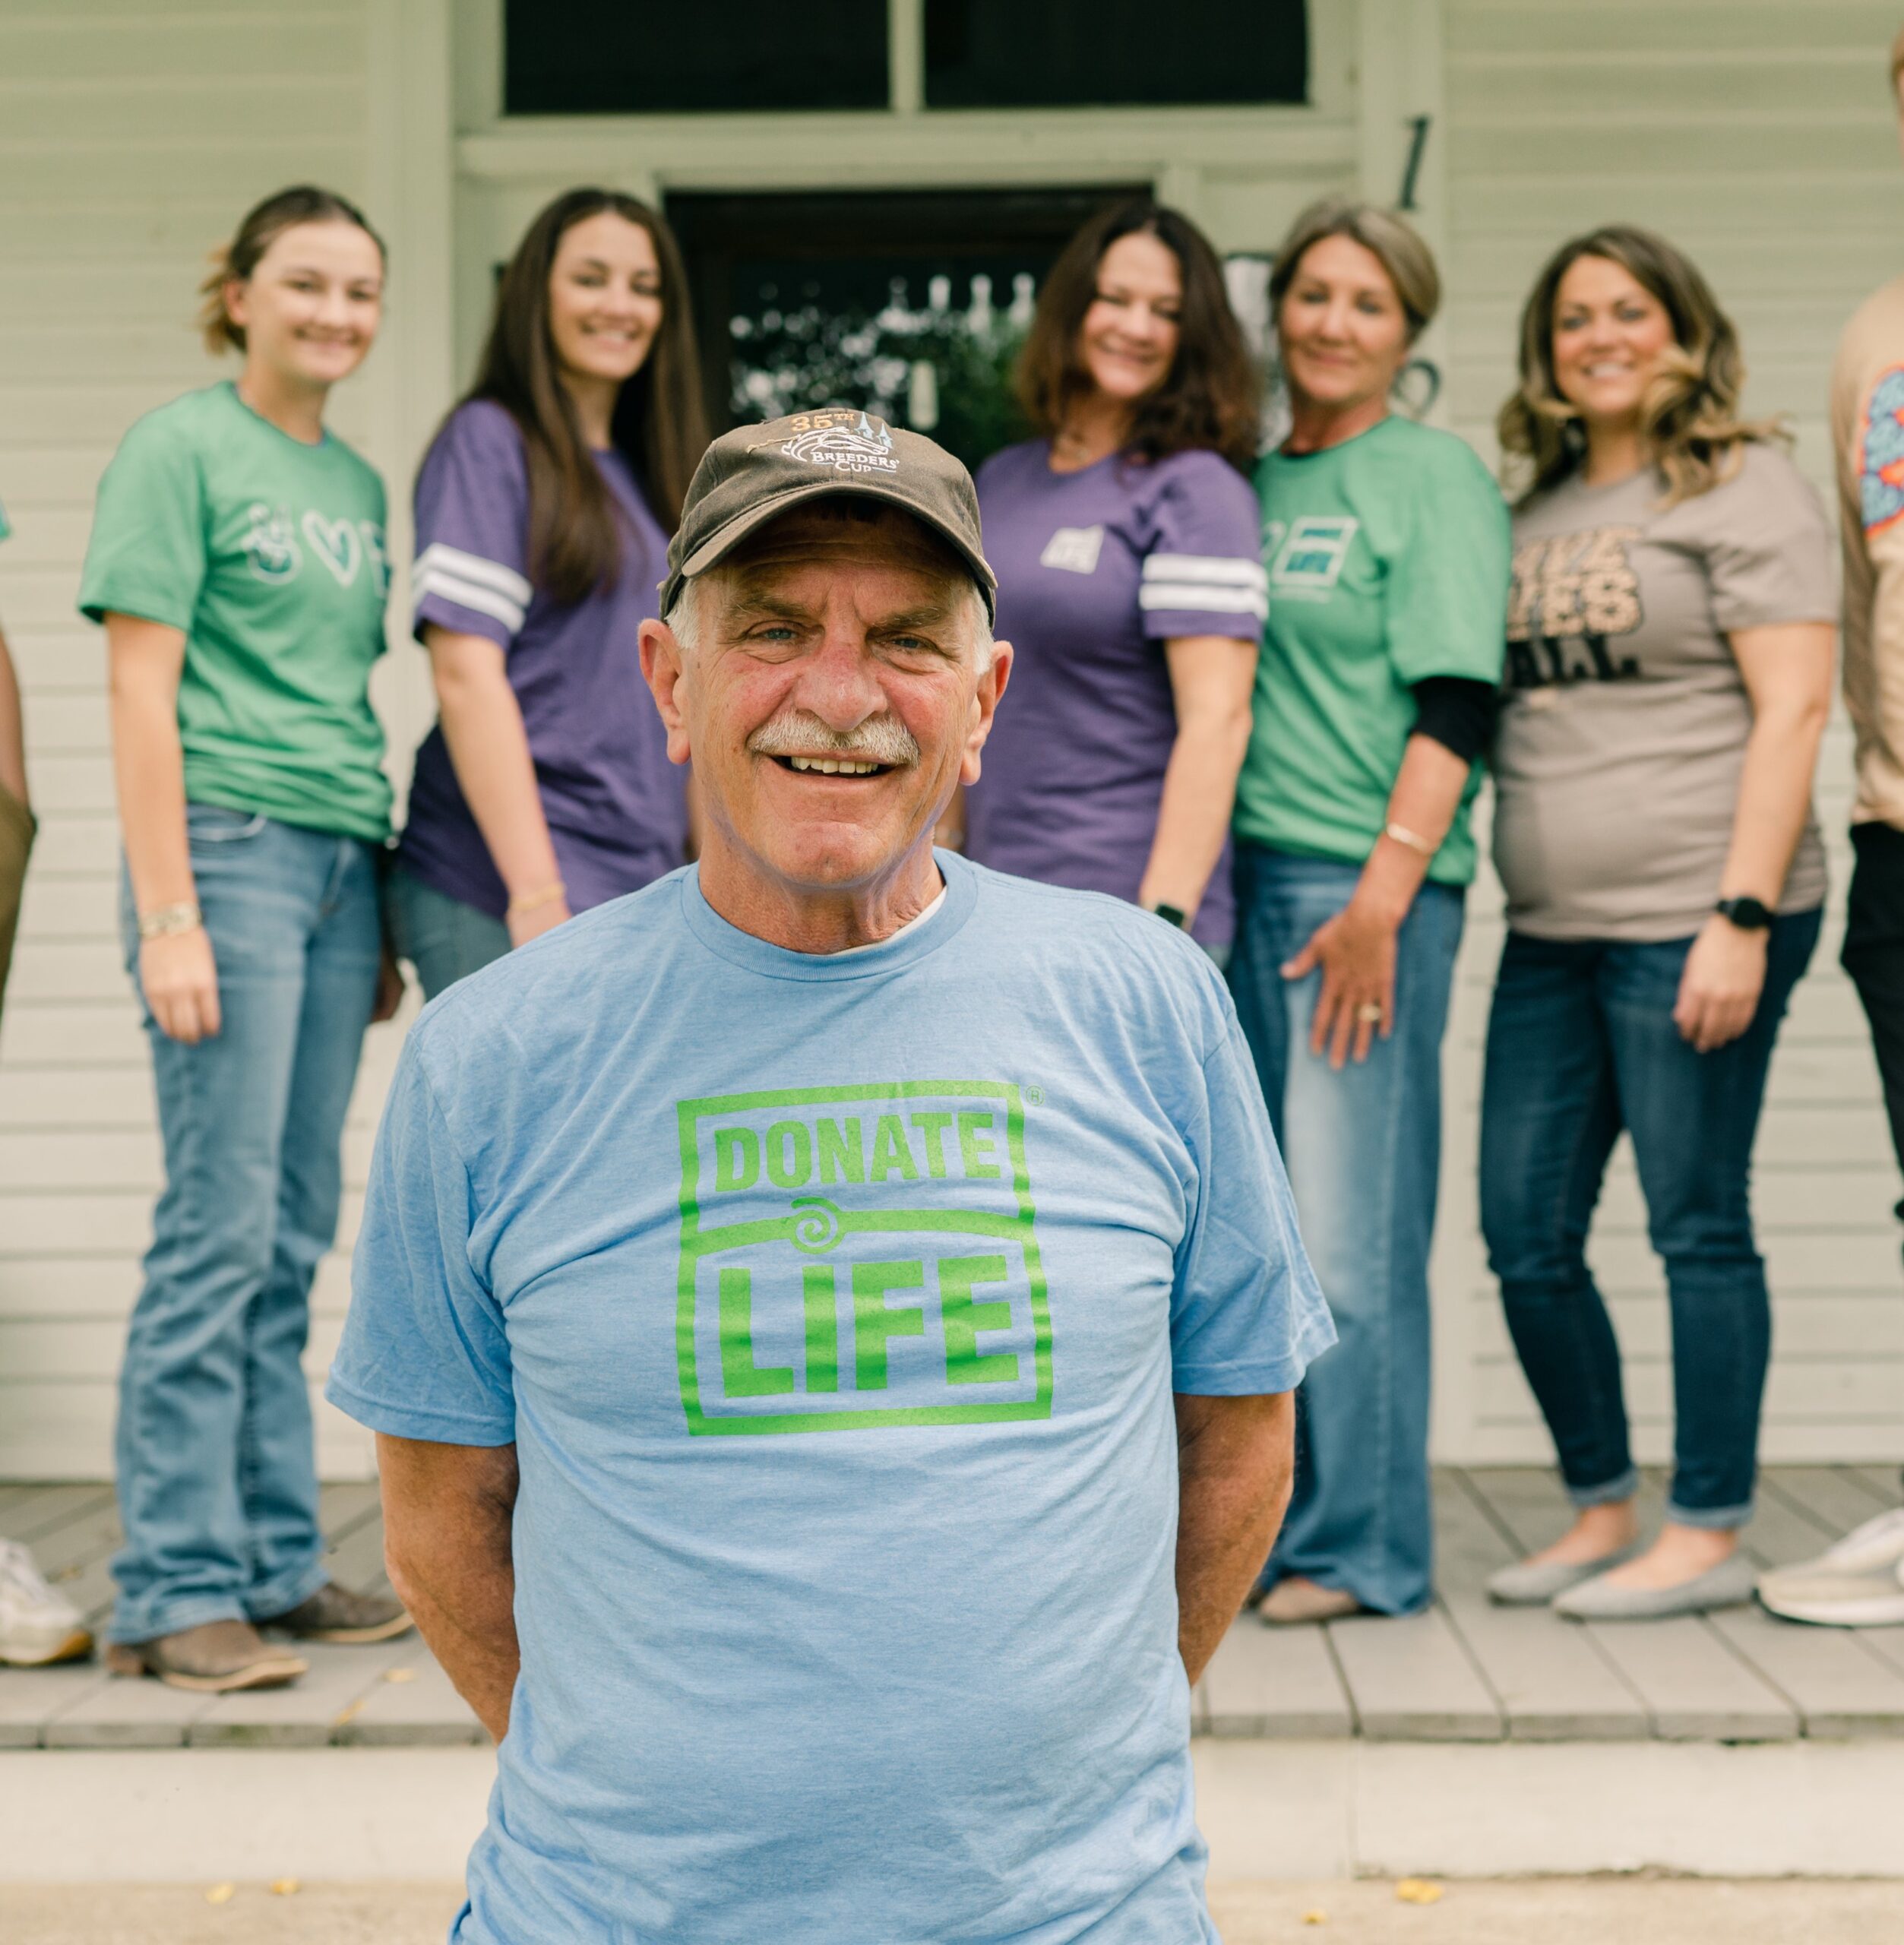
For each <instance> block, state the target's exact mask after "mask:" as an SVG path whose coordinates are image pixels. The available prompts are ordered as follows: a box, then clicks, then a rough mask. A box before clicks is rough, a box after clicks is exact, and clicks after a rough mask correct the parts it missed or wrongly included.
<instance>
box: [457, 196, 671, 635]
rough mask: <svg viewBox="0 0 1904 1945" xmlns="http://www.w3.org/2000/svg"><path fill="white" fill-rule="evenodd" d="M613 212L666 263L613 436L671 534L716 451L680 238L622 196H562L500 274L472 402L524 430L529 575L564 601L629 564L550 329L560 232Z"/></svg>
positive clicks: (582, 595)
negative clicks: (651, 334)
mask: <svg viewBox="0 0 1904 1945" xmlns="http://www.w3.org/2000/svg"><path fill="white" fill-rule="evenodd" d="M605 210H606V211H609V212H611V213H613V214H614V215H616V216H618V217H621V218H623V219H624V220H625V221H627V222H629V223H634V224H635V225H636V226H637V227H639V228H640V229H645V230H646V231H647V232H648V236H649V238H650V241H652V242H653V245H654V254H655V261H656V262H657V263H658V264H659V265H660V267H661V326H660V328H659V330H657V331H656V334H655V340H654V344H653V348H652V349H650V352H649V353H648V356H647V358H646V359H644V361H643V362H642V365H641V368H640V371H638V372H636V373H635V374H634V376H633V377H632V378H630V379H629V380H628V381H627V383H626V384H624V385H623V386H622V387H621V392H620V394H619V395H618V397H617V398H616V400H615V416H614V419H613V421H612V424H611V425H610V429H609V433H610V437H611V438H612V439H613V441H614V442H615V448H616V450H617V451H619V452H621V454H624V455H625V457H627V459H628V461H629V463H631V465H632V466H634V468H635V469H636V470H637V472H638V473H640V479H641V484H642V488H643V490H644V492H645V493H646V495H647V501H648V504H649V505H650V507H651V508H653V511H654V514H655V517H656V518H657V519H658V520H659V521H660V522H661V523H662V524H663V526H664V527H666V528H667V529H668V530H669V531H670V532H672V530H674V528H675V527H676V526H678V524H679V523H680V520H681V502H682V498H683V497H684V496H685V495H686V493H687V491H688V481H689V480H690V479H691V478H692V477H693V476H694V468H695V466H696V465H697V464H698V463H699V462H700V459H701V452H702V450H703V449H704V448H705V447H706V445H707V420H706V418H705V416H704V411H703V408H702V405H701V372H700V363H699V360H698V359H697V358H696V356H695V355H694V316H693V312H692V309H691V306H690V305H689V303H688V277H687V273H686V271H685V269H684V268H683V267H682V261H681V250H680V247H679V245H677V244H676V242H675V239H674V232H672V230H671V229H669V227H668V226H667V224H666V222H665V221H664V220H663V219H662V217H659V215H658V214H656V212H655V211H654V210H651V209H650V208H649V207H648V206H647V204H646V203H643V202H638V201H636V199H635V198H634V197H632V196H625V195H622V194H620V193H619V192H618V191H615V190H613V189H571V190H568V191H566V192H565V194H561V195H559V196H558V197H557V198H555V201H553V202H552V203H551V204H549V207H547V208H546V209H545V210H543V211H542V213H541V214H540V215H539V216H538V217H536V220H535V221H534V222H533V223H531V224H530V226H529V228H528V229H527V232H525V233H524V235H523V239H522V241H521V242H520V243H518V244H517V245H516V253H515V255H514V256H513V257H511V258H510V259H509V262H508V267H507V268H505V269H504V271H503V273H502V280H501V283H500V285H499V286H498V289H497V291H496V308H495V318H494V319H493V321H492V322H491V324H490V327H489V342H488V343H486V344H485V346H483V349H482V362H481V363H480V364H479V365H478V367H477V369H476V383H475V384H473V385H472V386H471V387H470V391H469V394H468V397H469V399H489V400H493V401H494V402H495V403H496V404H498V405H499V406H501V407H502V408H503V410H504V411H506V412H507V413H508V414H509V416H511V418H512V419H514V420H515V422H516V424H517V426H518V427H519V428H520V429H521V432H522V438H523V446H524V447H525V448H526V449H527V453H528V456H529V561H530V569H529V571H530V578H531V579H532V580H534V582H535V583H536V585H537V586H538V587H542V588H546V590H548V592H549V593H550V594H551V595H552V596H554V597H555V599H556V600H558V601H560V602H577V601H583V600H586V599H587V598H588V596H590V594H592V593H594V591H595V590H596V589H597V588H599V587H607V586H610V585H612V584H613V582H614V580H615V576H616V574H617V573H618V571H619V570H620V568H621V531H620V522H621V516H620V514H619V513H618V511H617V509H616V508H615V501H614V498H613V495H612V494H611V493H610V492H609V489H608V488H607V486H606V485H605V484H604V483H603V479H602V476H601V474H600V473H599V471H598V470H597V469H596V465H595V463H594V460H593V458H592V457H590V453H589V450H588V447H587V443H586V442H585V441H584V439H583V438H582V429H581V425H580V422H579V421H578V420H577V418H576V416H575V407H574V403H573V402H572V401H571V400H570V398H569V396H568V389H567V387H565V386H564V384H562V381H561V375H560V372H559V370H558V361H557V359H556V355H555V340H554V338H553V337H552V336H551V335H550V333H549V273H550V271H551V270H552V267H554V264H555V252H556V250H557V248H558V246H559V245H560V244H561V239H562V237H563V236H564V235H565V232H568V230H569V229H572V228H573V227H574V226H575V225H576V224H577V223H580V222H582V221H584V220H585V219H586V218H587V217H592V216H599V215H600V214H602V213H603V212H604V211H605ZM464 403H468V400H467V399H466V400H464Z"/></svg>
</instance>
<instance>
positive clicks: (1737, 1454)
mask: <svg viewBox="0 0 1904 1945" xmlns="http://www.w3.org/2000/svg"><path fill="white" fill-rule="evenodd" d="M1743 380H1744V370H1743V367H1742V365H1741V360H1740V356H1739V349H1738V337H1737V335H1736V334H1735V331H1734V330H1733V328H1732V324H1731V322H1730V321H1729V320H1728V318H1726V316H1725V313H1724V312H1722V311H1721V310H1720V308H1719V305H1718V302H1717V301H1716V299H1715V298H1714V297H1713V293H1712V292H1711V290H1710V289H1709V288H1708V286H1707V285H1706V281H1705V280H1704V278H1703V277H1701V276H1700V274H1699V272H1698V271H1697V270H1696V269H1695V268H1694V266H1693V265H1692V264H1691V263H1689V262H1688V261H1687V260H1686V258H1684V257H1683V256H1682V255H1681V254H1680V253H1679V252H1678V251H1677V250H1675V248H1673V247H1672V245H1670V244H1669V243H1667V242H1665V241H1664V240H1663V239H1661V238H1659V237H1657V236H1653V235H1651V234H1649V232H1646V231H1644V230H1640V229H1629V228H1626V227H1624V226H1614V227H1609V228H1606V229H1599V230H1596V231H1594V232H1592V233H1591V234H1590V235H1588V236H1582V237H1578V238H1576V239H1574V240H1573V242H1570V243H1568V244H1567V245H1564V247H1563V248H1561V250H1560V251H1558V252H1556V254H1555V256H1554V258H1552V260H1551V261H1550V262H1549V263H1548V265H1547V267H1546V268H1545V270H1542V273H1541V274H1540V276H1539V278H1538V279H1537V280H1536V283H1535V285H1534V288H1533V290H1532V294H1531V295H1530V296H1529V298H1528V300H1527V305H1526V311H1525V312H1524V314H1523V318H1522V324H1521V346H1520V386H1519V388H1518V389H1517V391H1516V392H1515V393H1514V394H1513V397H1511V398H1510V399H1509V400H1508V401H1507V405H1506V406H1505V407H1504V409H1503V410H1502V413H1501V444H1502V446H1503V448H1504V449H1505V451H1506V452H1507V454H1508V455H1509V457H1510V460H1513V461H1516V462H1518V463H1519V464H1520V466H1522V468H1523V470H1524V472H1525V473H1526V476H1528V479H1529V486H1528V490H1527V492H1526V496H1525V497H1524V498H1523V499H1522V500H1521V501H1520V504H1519V505H1518V507H1517V509H1516V511H1515V514H1514V563H1513V591H1512V595H1511V599H1510V607H1509V611H1508V620H1507V677H1506V689H1505V694H1504V704H1503V708H1502V713H1501V721H1500V726H1499V729H1498V734H1497V738H1496V742H1495V748H1494V776H1495V783H1496V789H1497V793H1498V795H1497V800H1496V808H1495V813H1494V863H1495V866H1496V868H1497V869H1498V871H1500V874H1501V881H1502V883H1503V884H1504V886H1505V887H1506V889H1507V923H1508V935H1507V944H1506V947H1505V950H1504V952H1503V954H1502V956H1501V971H1500V977H1499V982H1498V985H1497V986H1496V988H1495V991H1494V1010H1493V1015H1492V1018H1491V1021H1490V1023H1489V1027H1488V1054H1487V1070H1486V1078H1485V1085H1484V1090H1483V1100H1482V1137H1481V1147H1482V1155H1481V1201H1482V1227H1483V1229H1484V1230H1485V1234H1486V1237H1487V1241H1488V1254H1489V1256H1490V1258H1491V1261H1492V1263H1493V1266H1494V1273H1495V1274H1496V1275H1497V1276H1498V1277H1499V1278H1500V1279H1501V1297H1502V1301H1503V1303H1504V1306H1505V1308H1506V1311H1507V1322H1508V1326H1509V1328H1510V1331H1511V1333H1512V1334H1513V1341H1514V1346H1515V1349H1517V1352H1519V1354H1520V1362H1521V1365H1522V1368H1523V1370H1524V1371H1525V1372H1526V1375H1527V1379H1528V1381H1529V1384H1531V1385H1532V1388H1533V1390H1534V1393H1535V1396H1536V1398H1537V1399H1539V1403H1540V1406H1541V1409H1542V1412H1544V1413H1545V1416H1546V1419H1547V1423H1548V1428H1549V1430H1550V1431H1551V1432H1552V1434H1553V1437H1554V1441H1555V1446H1556V1447H1557V1449H1558V1453H1559V1458H1560V1464H1561V1472H1562V1474H1563V1475H1564V1479H1565V1480H1566V1483H1567V1491H1568V1493H1569V1495H1570V1497H1571V1498H1572V1500H1573V1504H1574V1507H1575V1517H1574V1521H1573V1525H1572V1526H1571V1527H1570V1529H1568V1531H1567V1532H1566V1533H1565V1534H1564V1535H1563V1536H1562V1537H1561V1539H1559V1540H1558V1541H1557V1542H1555V1544H1554V1545H1551V1546H1549V1547H1548V1548H1545V1549H1544V1550H1543V1551H1541V1552H1539V1553H1537V1554H1535V1555H1534V1556H1533V1557H1532V1559H1530V1560H1529V1561H1524V1562H1523V1563H1521V1564H1520V1565H1518V1566H1516V1567H1510V1568H1507V1569H1506V1570H1504V1571H1503V1572H1502V1573H1500V1574H1499V1575H1498V1576H1497V1577H1495V1580H1494V1582H1493V1583H1492V1591H1493V1592H1494V1596H1495V1598H1496V1599H1500V1600H1502V1601H1506V1602H1526V1603H1532V1602H1545V1601H1549V1600H1551V1601H1552V1602H1553V1603H1554V1605H1555V1607H1556V1608H1557V1609H1558V1611H1561V1612H1562V1613H1564V1614H1567V1615H1571V1616H1573V1617H1574V1618H1579V1619H1592V1620H1620V1619H1627V1618H1642V1617H1651V1616H1658V1615H1670V1614H1682V1613H1691V1612H1696V1611H1700V1610H1703V1609H1706V1608H1713V1607H1719V1606H1723V1605H1728V1604H1731V1603H1733V1602H1740V1601H1743V1600H1744V1599H1746V1598H1747V1596H1749V1595H1750V1593H1751V1589H1752V1581H1753V1576H1752V1573H1751V1569H1750V1567H1749V1566H1748V1565H1747V1563H1746V1562H1745V1561H1744V1560H1743V1559H1741V1558H1740V1556H1739V1554H1738V1551H1737V1547H1738V1529H1739V1528H1740V1527H1741V1526H1743V1525H1744V1523H1745V1522H1746V1521H1747V1520H1748V1519H1749V1518H1750V1517H1751V1511H1752V1494H1753V1488H1754V1478H1755V1469H1756V1450H1757V1436H1758V1422H1759V1409H1760V1396H1761V1393H1762V1392H1763V1387H1764V1381H1765V1372H1766V1360H1767V1356H1768V1352H1769V1349H1770V1304H1769V1301H1768V1298H1767V1296H1766V1284H1765V1270H1764V1265H1763V1263H1762V1262H1761V1260H1760V1257H1759V1255H1758V1252H1757V1248H1756V1247H1755V1246H1754V1240H1753V1233H1752V1219H1751V1200H1750V1196H1749V1193H1748V1187H1747V1171H1748V1167H1749V1164H1750V1161H1751V1150H1752V1140H1753V1136H1754V1132H1755V1131H1756V1129H1757V1123H1758V1116H1759V1110H1760V1105H1761V1103H1762V1102H1763V1096H1764V1091H1765V1078H1766V1068H1767V1067H1768V1065H1769V1064H1770V1060H1771V1057H1772V1049H1773V1042H1774V1040H1775V1039H1776V1036H1777V1033H1778V1029H1779V1021H1780V1020H1781V1018H1782V1016H1783V1014H1784V1012H1785V1004H1786V1001H1787V1000H1788V999H1789V997H1790V995H1791V992H1792V988H1793V987H1794V986H1795V985H1796V984H1797V982H1798V979H1799V978H1800V976H1801V975H1802V974H1803V973H1804V969H1805V966H1806V965H1807V963H1808V961H1809V960H1810V959H1811V953H1812V950H1813V947H1814V946H1815V945H1816V944H1817V938H1818V928H1819V919H1820V906H1822V904H1823V900H1824V896H1825V866H1824V853H1823V847H1822V846H1821V845H1820V842H1819V837H1818V831H1817V824H1816V823H1815V822H1814V819H1813V817H1812V814H1811V780H1812V772H1813V769H1814V766H1815V764H1816V761H1817V752H1818V740H1819V736H1820V732H1822V730H1823V726H1824V723H1825V719H1826V716H1827V713H1828V712H1829V709H1830V689H1831V672H1832V659H1833V642H1834V632H1833V615H1834V612H1835V609H1836V594H1835V591H1834V587H1833V575H1832V568H1831V542H1830V534H1829V531H1828V530H1827V527H1826V523H1825V520H1824V517H1823V513H1822V511H1821V510H1820V507H1819V505H1818V503H1817V498H1816V497H1815V496H1814V494H1813V492H1812V491H1811V488H1810V487H1809V486H1808V485H1807V484H1806V482H1804V479H1802V478H1801V476H1799V474H1798V471H1797V470H1796V468H1795V467H1794V466H1793V465H1792V462H1791V460H1789V458H1788V457H1786V455H1785V452H1784V451H1782V448H1781V446H1780V445H1779V443H1778V441H1777V437H1776V428H1774V427H1772V426H1770V425H1764V424H1760V423H1754V422H1752V421H1750V420H1747V419H1744V418H1742V417H1741V416H1740V412H1739V394H1740V391H1741V385H1742V384H1743ZM1622 1131H1625V1132H1626V1133H1627V1134H1630V1136H1631V1137H1632V1141H1633V1150H1634V1161H1635V1162H1636V1164H1637V1167H1638V1170H1639V1175H1640V1188H1641V1190H1642V1191H1643V1194H1644V1195H1645V1198H1646V1211H1647V1219H1648V1230H1649V1235H1650V1237H1651V1239H1652V1242H1653V1248H1655V1249H1656V1251H1658V1252H1659V1255H1660V1256H1661V1257H1662V1258H1663V1259H1664V1261H1665V1269H1666V1279H1667V1286H1668V1292H1669V1296H1670V1301H1671V1309H1672V1336H1673V1347H1674V1396H1675V1444H1676V1455H1675V1468H1674V1476H1673V1483H1672V1493H1671V1494H1670V1497H1669V1498H1668V1503H1667V1507H1666V1513H1665V1525H1664V1526H1663V1528H1662V1531H1661V1532H1659V1535H1658V1536H1657V1537H1656V1539H1654V1540H1653V1542H1651V1544H1650V1545H1647V1546H1646V1547H1645V1548H1644V1550H1642V1548H1641V1542H1640V1529H1639V1523H1638V1518H1637V1512H1636V1510H1635V1507H1634V1495H1635V1493H1636V1491H1637V1487H1638V1483H1639V1478H1638V1474H1637V1472H1635V1470H1634V1464H1633V1458H1632V1453H1631V1451H1630V1448H1629V1446H1628V1444H1627V1415H1626V1409H1625V1406H1624V1400H1623V1398H1622V1396H1621V1370H1620V1354H1619V1347H1618V1343H1617V1341H1616V1339H1615V1335H1614V1330H1613V1325H1612V1322H1611V1319H1610V1317H1609V1316H1608V1311H1607V1308H1606V1305H1605V1302H1604V1301H1602V1298H1601V1295H1600V1293H1599V1290H1598V1289H1597V1288H1596V1286H1595V1283H1594V1281H1593V1277H1592V1273H1591V1272H1590V1271H1589V1269H1588V1267H1587V1263H1586V1238H1587V1232H1588V1229H1589V1225H1590V1223H1591V1221H1592V1213H1593V1208H1594V1205H1595V1203H1596V1200H1597V1199H1598V1197H1599V1191H1600V1186H1601V1182H1602V1177H1603V1175H1604V1174H1605V1168H1606V1163H1607V1159H1608V1156H1609V1155H1610V1154H1611V1152H1612V1149H1613V1146H1614V1143H1615V1141H1616V1140H1618V1137H1619V1136H1620V1134H1621V1132H1622Z"/></svg>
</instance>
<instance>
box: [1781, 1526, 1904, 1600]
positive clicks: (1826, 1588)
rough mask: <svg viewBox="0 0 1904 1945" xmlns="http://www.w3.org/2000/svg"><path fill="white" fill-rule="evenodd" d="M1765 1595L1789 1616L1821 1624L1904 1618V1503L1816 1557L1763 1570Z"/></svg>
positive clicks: (1849, 1534)
mask: <svg viewBox="0 0 1904 1945" xmlns="http://www.w3.org/2000/svg"><path fill="white" fill-rule="evenodd" d="M1759 1600H1760V1604H1761V1605H1763V1607H1764V1608H1766V1610H1767V1611H1769V1612H1770V1613H1773V1614H1775V1615H1779V1617H1780V1618H1782V1619H1783V1620H1785V1621H1811V1622H1812V1623H1813V1624H1814V1625H1816V1626H1817V1627H1891V1626H1893V1625H1895V1624H1896V1623H1898V1622H1899V1621H1904V1506H1901V1507H1898V1508H1897V1509H1896V1510H1895V1511H1894V1512H1890V1513H1879V1514H1878V1516H1877V1518H1876V1519H1874V1520H1866V1521H1865V1522H1864V1524H1863V1526H1860V1527H1858V1528H1857V1529H1855V1531H1854V1532H1849V1533H1847V1534H1846V1535H1845V1537H1844V1538H1843V1539H1842V1540H1840V1541H1839V1542H1838V1544H1837V1545H1836V1546H1834V1547H1831V1548H1827V1550H1826V1551H1824V1552H1823V1553H1822V1554H1820V1555H1819V1557H1818V1558H1817V1559H1816V1560H1808V1561H1803V1562H1801V1564H1799V1565H1798V1566H1796V1567H1776V1568H1774V1569H1773V1571H1772V1572H1770V1573H1767V1574H1765V1575H1763V1577H1761V1578H1760V1581H1759Z"/></svg>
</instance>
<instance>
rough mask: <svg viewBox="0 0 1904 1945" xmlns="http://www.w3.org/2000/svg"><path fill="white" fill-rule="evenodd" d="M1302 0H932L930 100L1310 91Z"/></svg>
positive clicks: (1201, 99) (1033, 104) (1299, 94)
mask: <svg viewBox="0 0 1904 1945" xmlns="http://www.w3.org/2000/svg"><path fill="white" fill-rule="evenodd" d="M1308 78H1309V47H1308V21H1307V20H1306V17H1305V8H1304V7H1303V5H1302V0H1169V5H1167V6H1163V7H1159V5H1157V4H1156V0H1039V4H1038V5H1035V6H1027V5H1026V4H1025V0H925V99H926V102H927V103H928V106H931V107H934V108H1042V107H1062V106H1083V105H1097V106H1111V105H1113V104H1153V105H1156V106H1162V105H1165V104H1169V103H1200V104H1209V103H1221V102H1261V101H1302V100H1306V99H1307V98H1308Z"/></svg>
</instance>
